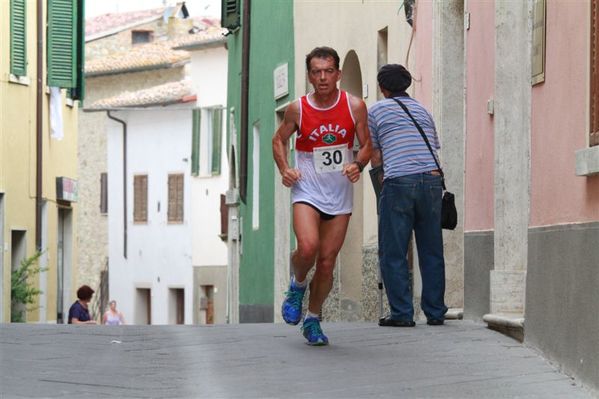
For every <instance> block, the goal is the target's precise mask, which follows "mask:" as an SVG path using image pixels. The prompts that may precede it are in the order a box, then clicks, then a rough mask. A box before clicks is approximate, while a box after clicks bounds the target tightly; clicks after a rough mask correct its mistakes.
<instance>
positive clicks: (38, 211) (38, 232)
mask: <svg viewBox="0 0 599 399" xmlns="http://www.w3.org/2000/svg"><path fill="white" fill-rule="evenodd" d="M36 12H37V55H36V57H37V58H36V74H37V83H36V97H35V118H36V119H35V133H36V134H35V249H36V250H37V251H41V250H42V206H43V200H42V197H43V195H44V192H43V179H42V178H43V176H42V172H43V168H42V166H43V160H44V157H43V153H42V151H43V148H44V147H43V140H44V134H43V121H42V118H43V115H44V114H43V105H44V97H43V96H44V80H43V79H44V3H43V0H37V11H36Z"/></svg>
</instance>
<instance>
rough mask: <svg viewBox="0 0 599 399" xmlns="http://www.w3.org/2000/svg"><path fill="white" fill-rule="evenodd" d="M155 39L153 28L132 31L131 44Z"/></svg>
mask: <svg viewBox="0 0 599 399" xmlns="http://www.w3.org/2000/svg"><path fill="white" fill-rule="evenodd" d="M153 39H154V32H153V31H151V30H133V31H131V44H140V43H150V42H151V41H152V40H153Z"/></svg>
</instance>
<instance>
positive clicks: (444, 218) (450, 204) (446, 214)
mask: <svg viewBox="0 0 599 399" xmlns="http://www.w3.org/2000/svg"><path fill="white" fill-rule="evenodd" d="M393 101H395V102H396V103H397V104H399V106H400V107H401V108H403V110H404V112H405V113H406V114H408V116H409V117H410V119H411V120H412V122H414V125H416V129H418V131H419V132H420V135H421V136H422V139H423V140H424V142H425V143H426V146H427V147H428V150H429V151H430V152H431V155H432V156H433V159H434V160H435V164H437V168H438V169H439V173H441V183H442V184H443V200H442V202H441V228H444V229H447V230H453V229H455V228H456V226H457V225H458V211H457V209H456V207H455V196H454V195H453V194H452V193H450V192H449V191H447V188H446V187H445V175H444V174H443V169H441V165H439V161H437V157H436V156H435V153H434V152H433V149H432V147H431V144H430V143H429V142H428V138H427V137H426V134H425V133H424V131H423V130H422V128H421V127H420V125H419V124H418V122H416V119H414V117H413V116H412V114H411V113H410V111H408V107H406V106H405V104H404V103H402V102H401V101H399V100H398V99H397V98H393Z"/></svg>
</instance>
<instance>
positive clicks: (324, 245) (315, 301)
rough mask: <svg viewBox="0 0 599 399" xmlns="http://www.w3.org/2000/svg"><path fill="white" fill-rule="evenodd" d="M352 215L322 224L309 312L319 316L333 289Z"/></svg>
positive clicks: (338, 216) (311, 285) (340, 216)
mask: <svg viewBox="0 0 599 399" xmlns="http://www.w3.org/2000/svg"><path fill="white" fill-rule="evenodd" d="M349 218H350V215H337V216H335V217H334V218H333V219H331V220H327V221H322V222H321V223H320V246H319V250H318V259H317V261H316V272H315V273H314V277H312V282H311V283H310V301H309V304H308V310H309V311H310V312H312V313H315V314H319V313H320V311H321V308H322V305H323V304H324V301H325V300H326V298H327V296H328V295H329V292H330V291H331V288H333V270H334V269H335V260H336V259H337V254H339V251H340V250H341V247H342V246H343V241H344V240H345V234H346V233H347V226H348V224H349Z"/></svg>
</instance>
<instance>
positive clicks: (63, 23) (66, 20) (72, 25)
mask: <svg viewBox="0 0 599 399" xmlns="http://www.w3.org/2000/svg"><path fill="white" fill-rule="evenodd" d="M76 21H77V0H48V86H51V87H64V88H73V87H76V85H77V72H76V65H77V40H76V35H77V24H76Z"/></svg>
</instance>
